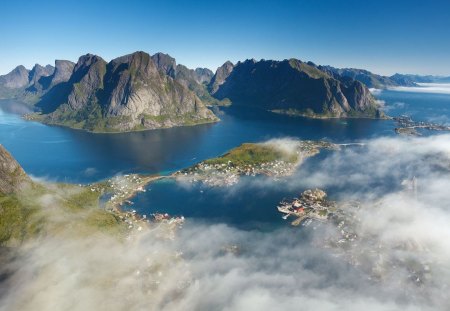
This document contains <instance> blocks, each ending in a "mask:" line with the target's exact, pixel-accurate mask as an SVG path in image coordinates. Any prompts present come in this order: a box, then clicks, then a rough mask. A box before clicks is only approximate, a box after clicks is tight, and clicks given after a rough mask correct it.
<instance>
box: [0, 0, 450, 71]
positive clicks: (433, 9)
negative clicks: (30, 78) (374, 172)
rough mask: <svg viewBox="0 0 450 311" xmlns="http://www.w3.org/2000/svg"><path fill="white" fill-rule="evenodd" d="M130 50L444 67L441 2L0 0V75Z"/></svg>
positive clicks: (449, 52) (448, 23)
mask: <svg viewBox="0 0 450 311" xmlns="http://www.w3.org/2000/svg"><path fill="white" fill-rule="evenodd" d="M137 50H143V51H146V52H149V53H151V54H153V53H155V52H159V51H161V52H165V53H169V54H170V55H172V56H173V57H175V58H176V59H177V62H178V63H181V64H185V65H187V66H188V67H191V68H194V67H198V66H202V67H208V68H210V69H212V70H215V69H216V68H217V67H218V66H220V65H221V64H223V63H224V62H225V61H226V60H231V61H232V62H236V61H238V60H245V59H247V58H255V59H261V58H264V59H285V58H291V57H295V58H299V59H301V60H305V61H307V60H311V61H313V62H315V63H317V64H322V65H333V66H336V67H357V68H365V69H369V70H371V71H373V72H376V73H381V74H393V73H395V72H402V73H419V74H442V75H443V74H446V75H450V1H449V0H447V1H439V0H436V1H415V0H409V1H394V0H391V1H382V0H377V1H369V0H367V1H363V0H361V1H353V0H348V1H345V0H342V1H338V0H328V1H320V0H316V1H314V0H310V1H306V0H304V1H281V0H279V1H264V0H260V1H249V0H247V1H246V0H241V1H238V0H231V1H193V0H192V1H177V0H159V1H151V0H149V1H137V0H127V1H112V0H110V1H100V0H98V1H95V0H91V1H84V0H81V1H64V0H60V1H34V0H29V1H22V0H14V1H6V0H5V1H1V4H0V59H1V62H0V74H4V73H7V72H8V71H10V70H11V69H12V68H14V67H15V66H16V65H18V64H24V65H25V66H26V67H31V66H32V65H33V64H35V63H40V64H47V63H51V64H53V61H54V59H69V60H72V61H76V60H77V59H78V57H79V56H80V55H82V54H86V53H94V54H98V55H100V56H102V57H103V58H105V59H106V60H110V59H112V58H115V57H118V56H120V55H123V54H127V53H130V52H133V51H137Z"/></svg>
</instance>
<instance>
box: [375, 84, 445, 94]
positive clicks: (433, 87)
mask: <svg viewBox="0 0 450 311" xmlns="http://www.w3.org/2000/svg"><path fill="white" fill-rule="evenodd" d="M418 85H419V86H418V87H417V86H416V87H407V86H397V87H390V88H389V89H390V90H394V91H401V92H414V93H435V94H450V84H448V83H418ZM374 94H375V93H374Z"/></svg>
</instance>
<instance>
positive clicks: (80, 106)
mask: <svg viewBox="0 0 450 311" xmlns="http://www.w3.org/2000/svg"><path fill="white" fill-rule="evenodd" d="M155 55H157V56H153V57H150V55H148V54H147V53H144V52H136V53H133V54H129V55H125V56H122V57H119V58H116V59H114V60H112V61H111V62H110V63H106V62H105V61H104V60H103V59H102V58H100V57H99V56H95V55H91V54H88V55H85V56H82V57H80V59H79V60H78V62H77V64H76V66H75V68H74V70H73V74H72V76H71V78H70V80H69V81H68V82H67V83H66V86H65V87H64V88H62V87H61V90H60V91H59V94H51V93H49V94H50V95H57V96H50V97H49V98H48V99H45V100H42V101H41V102H39V103H38V104H37V106H38V107H40V108H41V109H42V111H43V112H44V114H45V115H44V121H45V122H48V123H53V124H60V125H67V126H71V127H76V128H82V129H86V130H90V131H133V130H141V129H155V128H164V127H173V126H181V125H193V124H199V123H207V122H215V121H217V120H218V119H217V117H216V116H215V115H214V114H213V113H212V112H211V111H210V110H209V109H207V108H206V107H205V105H204V104H203V103H202V101H201V100H200V99H199V98H198V97H197V96H196V95H195V94H194V93H193V92H192V91H190V90H189V89H188V88H187V87H186V86H185V85H183V84H181V83H180V82H178V81H177V79H176V78H173V77H172V73H173V72H174V68H175V69H176V67H174V66H175V62H174V59H171V58H170V57H169V56H168V55H166V54H161V53H159V54H155ZM172 60H173V61H172ZM55 98H57V100H55ZM55 102H56V103H57V104H56V105H55Z"/></svg>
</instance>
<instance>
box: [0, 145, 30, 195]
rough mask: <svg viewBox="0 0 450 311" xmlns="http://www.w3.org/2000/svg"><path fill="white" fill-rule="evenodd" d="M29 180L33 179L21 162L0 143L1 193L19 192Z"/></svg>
mask: <svg viewBox="0 0 450 311" xmlns="http://www.w3.org/2000/svg"><path fill="white" fill-rule="evenodd" d="M29 182H31V180H30V179H29V177H28V176H27V174H25V171H24V170H23V169H22V167H21V166H20V165H19V163H17V161H16V160H15V159H14V158H13V157H12V156H11V154H10V153H9V152H8V151H7V150H6V149H5V148H4V147H3V146H2V145H0V194H11V193H14V192H17V191H18V190H20V189H21V188H22V187H23V186H24V185H25V184H26V183H29Z"/></svg>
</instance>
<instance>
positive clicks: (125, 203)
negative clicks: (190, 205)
mask: <svg viewBox="0 0 450 311" xmlns="http://www.w3.org/2000/svg"><path fill="white" fill-rule="evenodd" d="M161 178H165V177H164V176H150V175H149V176H146V175H138V174H125V175H120V176H115V177H113V178H110V179H108V180H106V181H103V182H99V183H96V184H91V185H88V186H87V187H88V188H89V189H90V191H91V192H94V193H98V194H99V195H100V201H102V202H101V203H102V206H103V208H105V209H106V210H108V211H111V212H112V213H114V214H116V215H117V216H118V217H119V219H121V220H122V221H123V222H124V223H125V224H126V226H127V228H128V230H129V231H130V234H131V233H132V232H135V233H136V232H141V231H143V230H144V228H146V227H150V224H157V226H156V227H154V226H152V229H151V230H155V229H161V232H160V233H159V234H158V236H159V237H162V238H166V239H171V240H173V239H174V238H175V232H176V230H177V229H178V228H180V227H181V226H182V225H183V223H184V217H183V216H177V217H172V216H170V215H169V214H167V213H164V214H163V213H154V214H151V215H148V216H147V215H145V214H143V215H140V214H139V213H137V211H136V210H134V209H131V206H132V205H133V202H132V201H131V200H130V199H131V198H132V197H133V196H135V195H136V194H137V193H138V192H146V190H145V187H146V186H147V185H148V184H149V183H151V182H153V181H156V180H158V179H161ZM129 237H130V235H129Z"/></svg>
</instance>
